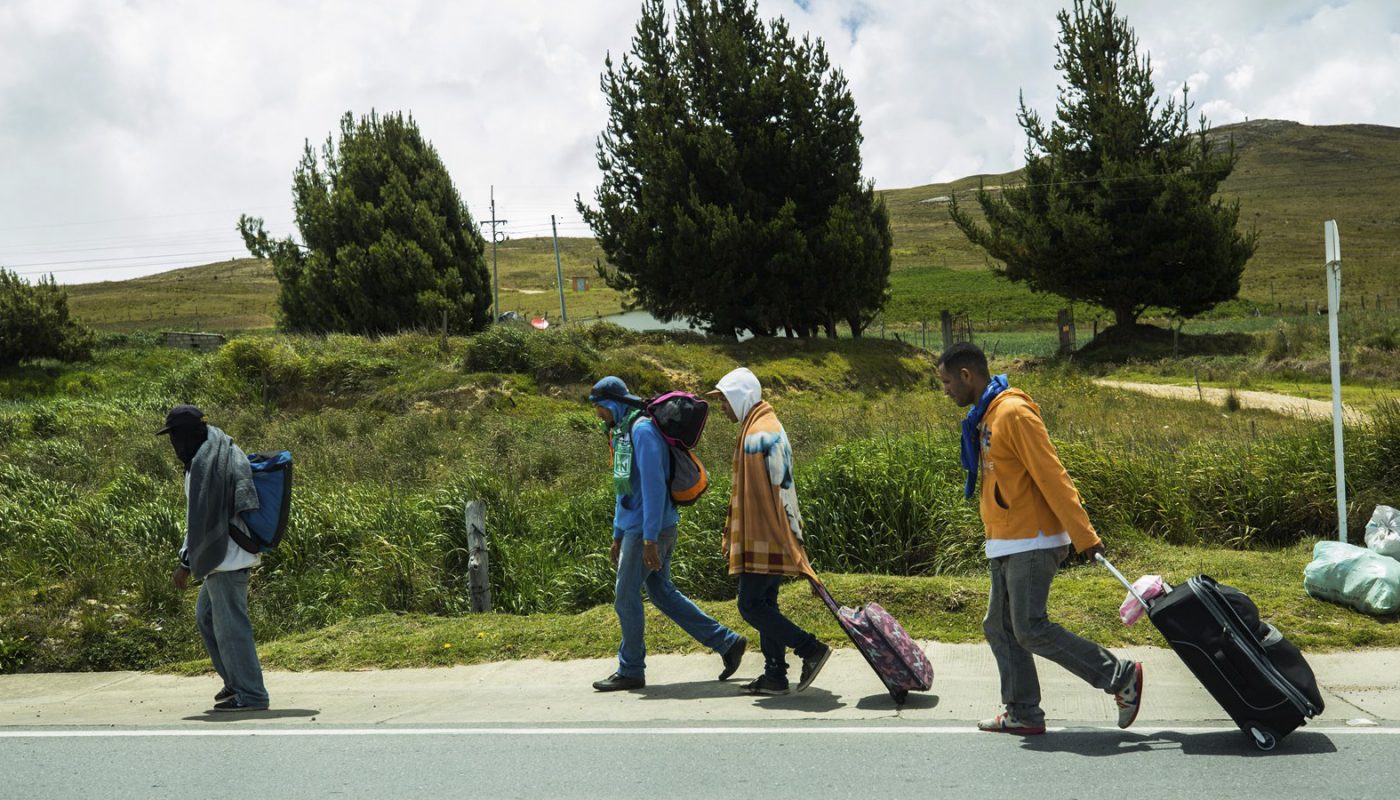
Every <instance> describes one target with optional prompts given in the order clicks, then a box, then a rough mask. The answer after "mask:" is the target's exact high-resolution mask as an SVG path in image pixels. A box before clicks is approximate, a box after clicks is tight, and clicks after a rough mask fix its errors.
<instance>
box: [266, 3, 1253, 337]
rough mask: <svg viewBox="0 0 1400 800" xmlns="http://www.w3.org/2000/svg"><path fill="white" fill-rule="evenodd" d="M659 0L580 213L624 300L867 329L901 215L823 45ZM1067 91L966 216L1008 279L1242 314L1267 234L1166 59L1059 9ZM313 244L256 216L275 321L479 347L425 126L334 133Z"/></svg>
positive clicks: (1082, 8)
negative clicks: (1163, 94)
mask: <svg viewBox="0 0 1400 800" xmlns="http://www.w3.org/2000/svg"><path fill="white" fill-rule="evenodd" d="M665 3H666V0H646V2H645V4H644V6H643V8H642V12H641V18H640V20H639V21H638V23H637V28H636V35H635V37H634V38H633V40H632V48H631V51H630V52H628V53H626V54H624V55H623V56H622V58H621V61H620V63H614V62H613V60H612V57H611V55H609V57H608V59H607V61H606V68H605V72H604V73H603V76H602V81H601V84H602V90H603V93H604V94H605V96H606V99H607V101H608V106H609V117H608V122H607V126H606V128H605V129H604V130H603V132H602V134H601V135H600V137H599V139H598V142H597V162H598V167H599V169H600V170H601V172H602V182H601V184H600V185H599V187H598V189H597V190H596V192H595V194H594V197H593V200H594V204H593V205H589V204H586V203H585V202H584V201H583V199H582V198H578V199H577V200H576V205H577V207H578V209H579V211H580V213H582V215H583V216H584V218H585V219H586V220H587V222H588V223H589V225H590V226H591V227H592V229H593V232H594V234H595V236H596V237H597V239H598V242H599V244H600V246H601V247H602V249H603V251H604V253H605V254H606V256H607V260H608V263H607V264H606V265H604V264H599V265H598V268H599V271H600V273H601V274H602V275H603V276H604V278H605V279H606V280H607V282H608V283H609V285H611V286H613V287H615V288H617V289H620V290H622V291H623V292H624V293H625V294H626V296H627V297H628V299H629V301H630V302H631V303H632V304H633V305H638V306H641V307H643V308H646V309H647V310H649V311H650V312H652V313H653V314H655V315H656V316H657V317H659V318H661V319H664V320H668V319H674V318H685V319H687V320H689V321H690V322H691V323H693V324H699V325H703V326H705V327H707V328H708V329H709V330H711V331H713V332H717V333H724V334H734V333H737V332H739V331H744V330H748V331H751V332H752V333H754V334H756V335H760V336H766V335H776V334H782V333H785V334H787V335H794V336H812V335H816V334H818V333H820V332H825V333H826V334H827V335H828V336H835V335H836V331H837V325H838V324H842V323H844V324H845V325H846V326H847V327H848V328H849V329H850V332H851V334H852V335H855V336H859V335H860V334H861V332H862V331H863V330H864V329H865V328H866V326H867V325H869V324H870V322H871V321H872V320H873V319H874V318H875V316H876V315H877V314H878V313H879V311H880V310H881V309H882V308H883V306H884V304H885V302H886V300H887V299H888V295H889V271H890V250H891V244H892V237H891V232H890V223H889V214H888V212H887V210H886V208H885V206H884V205H883V203H882V201H881V199H880V197H879V196H878V195H876V194H875V191H874V186H873V184H872V183H871V182H870V181H868V180H866V179H864V178H863V177H862V176H861V156H860V145H861V141H862V137H861V132H860V117H859V115H858V114H857V113H856V107H855V101H854V99H853V98H852V96H851V93H850V90H849V88H848V86H847V83H846V79H845V77H844V76H843V75H842V73H841V71H840V70H838V69H835V68H833V67H832V65H831V63H830V60H829V59H828V57H827V54H826V50H825V47H824V46H823V44H822V42H821V41H820V40H819V39H812V38H810V37H804V38H802V39H801V40H800V41H799V40H797V39H795V38H794V37H793V36H792V34H791V33H790V31H789V29H788V26H787V24H786V22H784V21H783V20H782V19H781V18H779V19H776V20H771V21H764V20H763V19H761V18H760V17H759V15H758V10H757V6H756V3H755V2H754V1H753V0H676V2H675V6H674V12H673V14H672V15H671V16H669V17H668V14H667V11H666V4H665ZM1058 20H1059V23H1060V40H1059V43H1058V45H1057V48H1056V50H1057V53H1058V59H1057V62H1056V65H1055V66H1056V69H1058V70H1059V71H1060V72H1061V73H1062V74H1063V76H1064V81H1065V83H1064V85H1063V86H1062V87H1061V90H1060V98H1059V102H1058V104H1057V106H1056V114H1055V119H1054V120H1052V121H1050V122H1049V123H1048V124H1047V123H1046V121H1045V120H1043V119H1042V118H1041V116H1040V115H1039V114H1038V113H1037V112H1036V111H1034V110H1031V109H1028V108H1026V106H1025V104H1024V102H1022V104H1021V106H1020V109H1019V112H1018V115H1017V118H1018V121H1019V122H1020V124H1021V125H1022V127H1023V128H1024V129H1025V131H1026V135H1027V137H1028V140H1029V143H1028V145H1027V148H1026V167H1025V184H1024V185H1022V186H1019V187H1011V188H1007V189H1006V190H1005V191H1003V192H1001V193H999V194H992V193H989V192H986V191H979V192H978V193H977V196H976V200H977V203H978V204H979V206H980V208H981V211H982V212H983V215H984V217H985V222H979V221H978V220H977V219H975V218H974V217H973V216H972V215H971V214H970V213H969V211H968V209H966V208H964V207H963V206H961V205H959V204H958V203H957V202H956V198H954V202H953V203H952V204H951V215H952V219H953V221H954V222H955V223H956V225H957V226H958V227H959V228H960V229H961V230H962V232H963V233H964V234H965V235H966V236H967V237H968V238H969V239H970V240H971V241H972V242H974V243H976V244H978V245H980V246H981V247H983V248H984V249H985V250H986V251H987V252H988V253H989V254H990V255H992V256H993V257H994V258H996V259H997V260H998V262H1000V263H999V264H997V265H996V266H995V269H996V270H997V271H998V272H999V273H1000V274H1002V275H1003V276H1004V277H1006V278H1008V279H1010V280H1012V281H1018V282H1022V283H1025V284H1026V285H1028V286H1029V287H1030V288H1032V289H1034V290H1037V291H1044V292H1051V293H1054V294H1057V295H1060V296H1063V297H1065V298H1067V299H1068V300H1070V301H1081V302H1091V303H1096V304H1098V305H1101V306H1103V307H1105V308H1108V309H1110V310H1112V311H1113V313H1114V316H1115V325H1116V326H1119V327H1131V326H1132V325H1134V324H1135V323H1136V320H1137V319H1138V317H1139V316H1140V315H1141V314H1142V313H1143V312H1144V311H1145V310H1146V309H1148V308H1161V309H1167V310H1169V311H1170V312H1171V313H1173V314H1176V315H1178V316H1182V317H1189V316H1193V315H1195V314H1199V313H1201V312H1203V311H1205V310H1208V309H1209V308H1211V307H1213V306H1214V305H1216V304H1218V303H1220V302H1222V301H1224V300H1228V299H1231V298H1233V297H1235V296H1236V295H1237V294H1238V292H1239V282H1240V276H1241V274H1242V272H1243V270H1244V264H1245V262H1246V261H1247V260H1248V259H1249V258H1250V256H1251V255H1252V254H1253V252H1254V248H1255V245H1256V241H1257V237H1256V235H1255V234H1254V233H1252V232H1251V233H1240V232H1239V231H1238V230H1237V222H1238V220H1239V206H1238V203H1226V202H1224V201H1222V200H1219V199H1215V193H1216V190H1217V189H1218V188H1219V186H1220V183H1221V182H1222V181H1223V180H1225V178H1226V177H1228V176H1229V174H1230V171H1231V170H1232V169H1233V167H1234V164H1235V153H1234V149H1233V145H1231V144H1226V145H1223V146H1222V145H1221V144H1219V143H1217V142H1214V141H1212V139H1211V137H1210V136H1209V135H1208V127H1207V123H1206V120H1205V119H1204V117H1202V118H1201V119H1200V122H1199V126H1198V128H1197V129H1196V130H1195V131H1192V130H1191V126H1190V124H1189V119H1188V116H1189V113H1190V111H1191V108H1192V106H1191V104H1190V102H1189V101H1188V100H1187V99H1186V98H1184V97H1183V100H1182V101H1181V102H1180V103H1177V102H1176V101H1175V100H1171V99H1168V100H1167V101H1166V102H1165V103H1163V102H1161V101H1160V100H1159V99H1157V97H1156V95H1155V89H1154V87H1153V83H1152V69H1151V61H1150V58H1148V57H1140V56H1139V55H1138V50H1137V48H1138V42H1137V37H1136V35H1135V34H1134V32H1133V30H1132V28H1131V27H1129V26H1128V24H1127V21H1126V19H1124V18H1123V17H1120V16H1119V15H1118V14H1117V9H1116V7H1115V5H1114V4H1113V2H1112V0H1089V2H1088V5H1086V3H1085V0H1074V3H1073V6H1072V8H1071V9H1069V10H1065V11H1061V12H1060V13H1059V15H1058ZM292 191H293V197H294V201H295V206H296V220H297V227H298V228H299V230H300V234H301V239H302V241H301V242H296V241H294V240H293V239H291V238H286V239H282V240H274V239H272V238H271V237H270V236H269V235H268V234H267V232H266V231H264V229H263V222H262V220H260V219H257V218H253V217H248V216H244V217H242V218H240V220H239V229H240V231H241V232H242V234H243V237H244V240H245V241H246V243H247V245H248V249H249V250H250V251H251V252H252V253H253V254H254V255H257V256H261V257H267V258H271V259H272V261H273V266H274V270H275V272H276V275H277V279H278V281H279V283H280V284H281V294H280V296H279V303H280V307H281V313H282V322H283V325H284V326H285V327H287V328H290V329H293V330H309V331H328V330H343V331H353V332H362V333H383V332H388V331H394V330H398V329H401V328H405V327H426V326H432V327H437V326H438V325H440V324H442V322H443V319H444V315H445V318H446V322H447V324H448V326H449V327H450V328H451V329H452V330H456V331H473V330H479V329H480V328H482V327H483V326H485V325H486V324H487V323H488V322H489V318H488V313H487V309H488V308H489V306H490V304H491V297H490V291H489V282H488V275H487V271H486V266H485V259H484V256H483V253H484V242H483V240H482V237H481V235H480V234H479V233H478V231H477V229H476V226H475V225H474V224H473V222H472V219H471V216H470V215H469V214H468V212H467V209H466V207H465V206H464V205H463V204H462V202H461V199H460V197H459V196H458V194H457V191H456V189H455V188H454V187H453V185H452V182H451V180H450V178H449V177H448V175H447V171H446V169H445V168H444V166H443V164H442V162H441V160H440V159H439V158H438V156H437V153H436V152H435V151H434V149H433V147H432V145H430V144H429V143H428V142H427V141H426V140H425V139H424V138H423V137H422V135H421V134H420V133H419V131H418V128H417V126H416V125H415V124H414V123H413V120H412V119H411V118H408V119H405V118H404V117H403V116H402V115H399V114H389V115H385V116H382V117H381V116H379V115H376V114H373V113H371V114H370V115H369V116H368V117H362V118H360V119H359V120H356V119H354V118H353V116H352V115H351V114H349V113H347V114H346V115H345V117H344V118H343V119H342V121H341V126H340V139H339V142H334V141H333V140H332V139H330V138H327V140H326V143H325V145H324V147H323V148H322V152H321V155H320V157H319V158H318V156H317V154H316V153H315V152H314V151H313V150H312V148H311V145H310V143H308V144H307V145H306V149H305V153H304V155H303V158H302V160H301V164H300V165H299V167H298V168H297V170H296V173H295V178H294V182H293V187H292Z"/></svg>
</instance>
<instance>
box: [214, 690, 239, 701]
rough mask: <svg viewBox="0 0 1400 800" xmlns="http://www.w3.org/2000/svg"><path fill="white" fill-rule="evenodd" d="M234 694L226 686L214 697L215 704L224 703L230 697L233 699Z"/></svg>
mask: <svg viewBox="0 0 1400 800" xmlns="http://www.w3.org/2000/svg"><path fill="white" fill-rule="evenodd" d="M233 694H234V692H233V690H232V689H230V688H228V687H227V686H225V687H224V688H222V689H220V690H219V693H218V694H216V695H214V702H216V703H222V702H224V701H225V700H227V699H229V698H230V697H233Z"/></svg>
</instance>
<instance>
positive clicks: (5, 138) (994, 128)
mask: <svg viewBox="0 0 1400 800" xmlns="http://www.w3.org/2000/svg"><path fill="white" fill-rule="evenodd" d="M1068 1H1069V0H1065V3H1067V2H1068ZM1065 3H1061V2H1054V0H996V1H995V2H992V1H991V0H956V1H955V0H849V1H847V2H837V1H836V0H760V2H759V8H760V12H761V13H762V14H763V15H764V16H765V17H774V16H779V15H781V16H783V17H785V18H786V19H787V20H788V22H789V24H790V25H791V27H792V29H793V31H794V32H795V33H797V34H799V35H801V34H803V33H811V34H813V35H815V36H818V37H820V38H821V39H823V40H824V41H825V43H826V46H827V49H828V52H829V53H830V55H831V57H832V61H833V62H834V64H835V65H836V66H837V67H839V68H840V69H841V70H843V71H844V72H845V74H846V76H847V78H848V79H849V81H850V86H851V91H852V93H853V94H854V96H855V100H856V104H857V107H858V108H859V111H860V114H861V117H862V120H863V123H862V131H863V133H864V135H865V144H864V148H863V151H862V152H863V157H864V162H865V174H866V175H867V176H868V177H870V178H873V179H874V180H875V182H876V185H877V186H878V187H882V188H899V187H907V186H914V185H920V184H925V183H930V182H935V181H943V180H950V179H953V178H958V177H962V176H965V175H969V174H973V173H980V172H1003V171H1007V170H1011V169H1015V168H1017V167H1019V166H1021V164H1022V152H1023V149H1024V145H1025V140H1024V136H1023V135H1022V133H1021V130H1020V128H1019V127H1018V126H1017V125H1016V122H1015V110H1016V102H1017V95H1018V93H1024V95H1025V98H1026V101H1027V103H1028V105H1030V106H1032V107H1033V108H1036V109H1039V110H1041V111H1042V112H1044V113H1045V114H1047V115H1049V114H1051V113H1053V107H1054V101H1055V97H1056V86H1057V84H1058V82H1059V75H1058V73H1057V72H1056V71H1055V70H1054V45H1055V41H1056V37H1057V34H1058V27H1057V24H1056V21H1055V13H1056V11H1057V10H1058V9H1060V8H1061V7H1063V5H1064V4H1065ZM640 8H641V2H640V0H577V2H562V1H560V2H544V1H543V0H508V1H507V2H484V1H480V2H479V1H478V0H458V1H457V2H447V1H446V0H439V1H438V2H426V1H424V2H418V1H416V0H399V2H394V3H389V2H367V1H366V2H358V1H352V0H334V1H332V0H323V2H300V1H299V0H238V2H232V1H230V0H204V1H202V2H195V1H194V0H184V1H177V0H126V1H125V2H119V1H118V0H0V152H3V154H4V155H3V162H0V163H2V164H3V166H0V266H6V267H8V268H10V269H12V270H14V271H17V272H19V273H21V274H24V275H28V276H37V275H38V274H41V273H44V272H48V271H52V273H53V274H54V276H55V277H56V278H57V279H58V280H59V281H60V282H65V283H78V282H86V281H94V280H116V279H122V278H127V277H131V276H134V275H139V274H149V273H152V272H160V271H163V270H166V269H170V268H173V267H176V266H184V265H190V264H202V263H209V262H211V261H217V260H221V259H226V258H231V257H242V256H244V255H246V251H245V250H244V249H243V247H242V244H241V241H240V240H239V238H238V236H237V234H236V233H235V231H234V227H235V223H236V221H237V218H238V215H239V213H240V212H248V213H251V214H254V215H260V216H263V217H265V218H266V219H267V222H268V227H269V228H270V230H271V231H272V232H273V233H274V234H276V235H279V236H280V235H285V234H288V233H293V232H294V231H293V229H292V226H291V188H290V187H291V177H292V171H293V169H294V168H295V166H296V163H297V160H298V159H299V157H300V155H301V149H302V145H303V142H304V141H305V140H306V139H310V140H311V141H313V142H320V141H323V140H324V139H325V137H326V136H327V135H328V134H329V133H330V132H331V131H332V130H334V129H335V128H336V126H337V121H338V119H339V117H340V115H341V114H343V113H344V112H345V111H347V110H349V111H354V112H355V113H356V114H361V113H365V112H368V111H369V110H370V109H371V108H377V109H379V110H381V111H391V110H401V111H405V112H411V113H412V115H413V117H414V118H415V119H416V120H417V122H418V124H419V126H420V127H421V129H422V130H423V132H424V134H425V135H426V136H427V137H428V139H429V140H430V141H432V142H433V144H434V145H435V146H436V147H437V149H438V152H439V153H440V154H441V155H442V157H443V159H444V161H445V162H446V164H447V167H448V169H449V170H450V171H451V174H452V178H453V180H454V182H455V183H456V185H457V188H458V191H459V192H460V193H461V194H462V197H463V199H464V200H465V201H466V203H467V206H468V208H469V210H470V211H471V214H472V216H473V217H474V218H475V219H477V220H484V219H489V218H490V216H491V214H490V208H489V203H488V196H489V192H490V187H491V186H492V185H494V186H495V197H496V212H497V216H498V217H499V218H504V219H507V220H509V223H508V225H507V230H508V232H509V233H510V234H511V235H513V236H520V237H523V236H536V235H547V234H548V231H549V216H550V214H556V215H559V217H560V220H561V224H560V234H561V235H572V236H579V235H588V230H587V228H586V226H584V225H583V223H582V221H581V220H580V219H579V217H578V215H577V213H576V212H575V211H574V208H573V203H572V199H573V197H574V195H575V194H582V195H583V196H584V197H585V198H586V199H587V198H590V197H591V194H592V191H593V188H594V187H595V186H596V185H597V182H598V177H599V176H598V171H597V166H596V164H595V161H594V148H595V141H596V138H597V135H598V133H599V131H600V130H601V129H602V125H603V123H604V120H605V118H606V111H607V109H606V106H605V104H604V101H603V97H602V94H601V92H600V91H599V88H598V79H599V75H600V73H601V71H602V69H603V59H604V56H605V55H606V54H607V53H608V52H609V51H611V52H612V53H613V54H614V56H618V55H620V54H621V53H622V52H624V51H626V49H627V48H628V46H629V44H630V39H631V36H632V33H633V30H634V27H635V25H636V20H637V17H638V13H639V9H640ZM1119 11H1120V13H1123V14H1125V15H1126V16H1127V17H1128V20H1129V22H1130V24H1131V25H1132V26H1133V27H1134V28H1135V29H1136V31H1137V34H1138V37H1139V39H1140V40H1141V48H1142V51H1144V52H1148V53H1150V54H1151V57H1152V65H1153V69H1154V76H1155V79H1156V82H1157V86H1158V90H1159V92H1162V93H1171V92H1179V91H1180V88H1181V86H1182V84H1183V83H1188V84H1189V85H1190V86H1191V96H1192V99H1193V100H1194V101H1195V102H1196V103H1197V110H1198V111H1200V112H1204V113H1205V114H1206V115H1207V117H1209V119H1210V121H1211V123H1212V124H1215V125H1221V124H1226V123H1230V122H1238V121H1243V120H1245V119H1246V118H1249V119H1259V118H1273V119H1288V120H1295V121H1298V122H1303V123H1308V124H1315V125H1326V124H1341V123H1356V122H1368V123H1377V124H1382V125H1400V55H1398V54H1400V3H1397V2H1394V1H1393V0H1351V1H1350V2H1348V1H1347V0H1337V1H1336V2H1319V1H1317V0H1120V2H1119Z"/></svg>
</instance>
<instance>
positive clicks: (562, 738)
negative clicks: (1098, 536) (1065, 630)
mask: <svg viewBox="0 0 1400 800" xmlns="http://www.w3.org/2000/svg"><path fill="white" fill-rule="evenodd" d="M1397 753H1400V728H1397V727H1386V726H1383V727H1369V728H1346V727H1325V728H1319V727H1313V728H1311V729H1309V728H1304V729H1302V730H1300V731H1298V732H1296V733H1295V734H1293V735H1292V736H1290V737H1288V738H1287V739H1285V740H1284V741H1283V742H1282V743H1280V745H1279V747H1278V749H1277V750H1275V751H1274V752H1272V753H1261V752H1258V751H1256V750H1255V748H1254V747H1253V746H1252V745H1251V744H1250V743H1249V742H1248V741H1247V740H1246V739H1245V738H1244V736H1243V734H1241V733H1240V732H1239V731H1238V730H1237V729H1234V728H1224V727H1199V728H1187V727H1184V726H1183V727H1178V728H1176V729H1170V728H1166V729H1152V728H1147V729H1144V730H1134V731H1127V732H1125V731H1119V730H1117V729H1115V728H1088V727H1085V728H1066V729H1053V728H1052V730H1051V732H1050V733H1049V734H1047V735H1045V736H1040V737H1030V738H1025V739H1021V738H1016V737H1011V736H1004V735H994V734H983V733H977V732H975V731H974V730H972V729H970V728H968V727H966V726H956V727H955V726H930V725H908V724H901V723H899V722H886V723H877V724H868V725H843V726H830V725H816V724H794V723H791V722H788V723H783V724H776V725H767V726H763V725H747V726H742V727H736V726H729V727H725V726H709V727H703V726H702V727H679V726H655V727H638V726H636V725H628V726H604V727H577V728H537V727H535V728H525V727H494V728H394V727H384V726H380V727H374V728H340V729H327V728H318V727H315V726H298V727H282V728H278V729H275V730H272V729H266V728H264V729H261V730H255V729H251V728H232V727H220V728H218V729H215V730H204V731H192V730H188V729H183V730H153V729H127V730H122V729H54V728H47V729H42V730H35V731H26V730H22V729H8V730H4V731H0V798H16V800H19V799H20V798H23V799H24V800H43V799H44V798H84V799H85V800H86V799H87V798H103V799H104V800H106V799H111V800H119V799H124V798H143V799H144V798H162V797H174V796H189V797H199V798H201V800H214V799H215V798H225V797H227V798H238V799H239V800H251V799H252V798H327V797H332V798H343V797H351V798H407V797H415V798H416V797H444V798H446V797H473V798H515V797H519V798H539V797H549V798H609V799H611V798H627V797H644V798H649V799H650V798H706V799H707V800H709V799H711V798H731V797H732V798H739V797H775V798H776V797H811V798H823V800H825V799H826V798H882V799H883V798H900V797H919V798H930V797H938V798H943V797H952V798H960V797H966V798H971V797H976V796H983V797H994V798H998V799H999V800H1000V799H1001V798H1032V799H1033V800H1053V799H1054V798H1109V797H1129V798H1144V799H1145V800H1165V799H1167V798H1192V800H1203V799H1204V798H1254V797H1267V798H1271V800H1272V799H1273V798H1309V800H1316V799H1317V798H1348V799H1349V800H1350V799H1353V798H1370V797H1386V798H1390V797H1394V796H1395V793H1396V791H1397V786H1400V782H1397V779H1398V778H1400V767H1397V762H1400V759H1397V758H1396V754H1397Z"/></svg>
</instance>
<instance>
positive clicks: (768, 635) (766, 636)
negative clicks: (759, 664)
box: [739, 572, 820, 683]
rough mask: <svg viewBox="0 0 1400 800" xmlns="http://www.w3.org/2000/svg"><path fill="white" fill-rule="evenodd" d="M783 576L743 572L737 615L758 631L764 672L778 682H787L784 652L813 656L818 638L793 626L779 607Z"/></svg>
mask: <svg viewBox="0 0 1400 800" xmlns="http://www.w3.org/2000/svg"><path fill="white" fill-rule="evenodd" d="M782 582H783V576H782V575H760V574H758V573H753V572H745V573H741V574H740V575H739V614H740V615H741V616H743V618H744V621H745V622H747V623H749V624H750V625H752V626H753V628H754V630H756V631H758V642H759V649H760V650H762V651H763V673H764V674H765V675H767V676H768V677H770V678H774V679H776V680H778V681H779V682H782V683H786V682H787V669H788V664H787V649H788V648H789V647H790V648H792V650H793V652H794V653H796V654H797V657H798V658H806V657H807V656H810V655H813V651H815V650H819V649H820V648H818V647H817V637H816V636H815V635H814V634H811V633H808V632H807V631H804V630H802V629H801V628H799V627H797V625H795V624H793V622H792V620H790V619H788V618H787V617H785V616H783V612H782V611H781V610H780V609H779V608H778V587H779V586H781V585H782Z"/></svg>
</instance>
